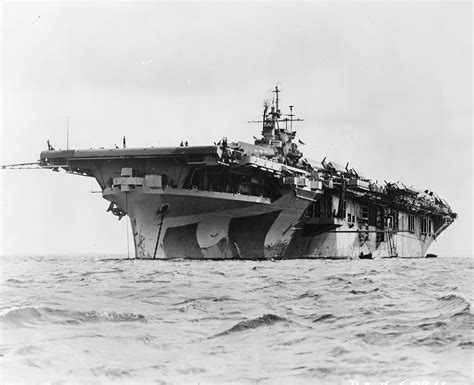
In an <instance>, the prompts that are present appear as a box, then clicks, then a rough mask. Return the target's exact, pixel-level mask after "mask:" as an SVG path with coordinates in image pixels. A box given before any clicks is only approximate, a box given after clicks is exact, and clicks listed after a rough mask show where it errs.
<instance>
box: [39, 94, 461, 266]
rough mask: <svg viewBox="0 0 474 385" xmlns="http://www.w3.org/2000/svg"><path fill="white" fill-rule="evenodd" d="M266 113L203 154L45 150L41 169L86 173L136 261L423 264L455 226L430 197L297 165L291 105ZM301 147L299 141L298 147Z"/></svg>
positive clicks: (336, 168) (343, 170)
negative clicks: (399, 260)
mask: <svg viewBox="0 0 474 385" xmlns="http://www.w3.org/2000/svg"><path fill="white" fill-rule="evenodd" d="M278 93H279V90H278V88H276V89H275V94H276V99H275V100H274V101H273V104H272V105H271V106H270V104H267V105H265V108H264V112H263V116H262V119H261V120H259V121H258V123H261V124H262V132H261V133H262V137H261V138H260V139H257V138H255V141H254V143H253V144H252V143H246V142H230V141H228V140H227V139H226V138H223V139H222V140H221V141H219V142H218V143H215V144H214V145H212V146H187V143H186V145H185V144H183V143H182V144H181V145H180V146H178V147H166V148H155V147H149V148H125V143H124V148H115V149H96V150H93V149H91V150H62V151H61V150H54V149H53V148H52V146H50V145H49V149H48V151H44V152H42V153H41V156H40V166H41V167H42V168H49V169H53V170H58V169H60V168H61V169H64V170H66V171H67V172H69V173H73V174H78V175H86V176H90V177H93V178H95V179H96V180H97V182H98V183H99V185H100V187H101V189H102V195H103V197H104V198H105V199H106V200H108V201H110V206H109V209H108V211H109V212H111V213H112V214H114V215H116V216H117V217H118V218H119V219H122V217H128V218H129V219H130V222H131V226H132V230H133V238H134V244H135V256H136V257H137V258H143V259H168V258H191V259H236V258H237V259H271V258H274V259H277V258H286V259H291V258H378V257H382V258H383V257H424V256H425V255H426V253H427V250H428V248H429V246H430V244H431V243H432V242H433V240H434V239H436V238H437V237H438V236H439V235H440V234H441V232H442V231H443V230H444V229H446V228H447V227H448V226H449V225H450V224H451V223H452V222H453V221H454V219H455V218H456V214H455V213H453V212H452V210H451V208H450V207H449V205H448V204H447V203H446V202H445V201H444V200H443V199H441V198H440V197H439V196H438V195H437V194H435V193H434V192H432V191H429V190H423V191H419V190H416V189H414V188H413V187H411V186H407V185H404V184H403V183H400V182H397V183H388V182H385V184H384V185H379V184H377V183H374V182H373V181H371V180H370V179H369V178H367V177H365V176H363V175H362V174H361V173H360V172H359V171H358V170H356V169H354V168H352V167H349V165H348V164H347V165H346V166H345V167H342V166H340V165H338V164H337V163H335V162H331V161H329V160H326V158H325V159H323V160H322V161H321V162H314V161H312V160H310V159H309V158H306V157H305V156H304V155H303V154H302V152H301V151H300V150H299V148H298V145H297V143H296V142H295V135H296V132H295V131H294V130H293V124H294V123H295V122H296V121H299V120H300V119H295V118H294V115H293V110H292V107H291V109H290V113H289V114H288V115H286V117H283V115H282V113H281V112H280V109H279V105H278ZM299 142H300V143H302V142H301V141H299Z"/></svg>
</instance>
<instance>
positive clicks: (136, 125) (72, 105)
mask: <svg viewBox="0 0 474 385" xmlns="http://www.w3.org/2000/svg"><path fill="white" fill-rule="evenodd" d="M2 11H3V12H2V19H3V20H2V55H1V58H2V59H1V64H2V87H1V88H2V115H1V116H2V121H1V123H2V129H1V143H2V146H1V151H2V154H1V163H2V164H8V163H20V162H29V161H35V160H37V159H38V157H39V153H40V151H42V150H44V149H46V140H47V139H50V140H51V142H52V144H53V145H54V146H56V147H61V148H65V147H66V117H67V116H69V117H70V147H73V148H90V147H102V146H104V147H113V146H114V144H115V143H117V144H120V142H121V138H122V136H123V135H125V136H126V137H127V142H128V145H129V147H140V146H151V145H154V146H168V145H177V144H178V143H179V142H180V141H181V140H184V139H186V140H188V141H189V142H190V144H191V145H204V144H211V143H212V142H213V141H217V140H218V139H220V138H222V137H223V136H227V137H228V138H229V140H236V141H237V140H244V141H249V142H251V141H252V136H253V135H256V136H258V135H259V132H260V127H259V126H253V125H250V124H248V123H247V121H248V120H251V119H254V118H258V117H259V116H260V115H261V112H262V111H261V110H262V105H263V99H264V98H269V97H271V89H272V88H273V87H274V86H275V84H276V83H278V84H279V85H280V88H281V89H282V91H283V92H282V94H281V97H282V106H283V109H285V108H286V107H287V106H288V105H290V104H292V105H295V113H296V115H297V116H299V117H302V118H304V119H305V121H304V122H303V123H302V124H299V125H298V126H297V130H298V137H299V138H300V139H301V140H303V141H304V142H305V143H307V145H306V146H304V148H303V151H304V152H305V155H306V156H308V157H310V158H314V159H318V160H319V159H322V158H323V157H324V156H327V157H328V159H331V160H334V161H336V162H338V163H341V164H345V163H346V162H350V164H351V165H353V166H355V167H356V168H359V169H361V170H362V171H364V173H365V174H366V175H368V176H369V177H371V178H373V179H374V180H375V179H378V180H379V181H380V182H381V181H383V180H387V181H389V180H390V181H397V180H400V181H404V182H406V183H408V184H412V185H413V186H415V187H417V188H419V189H425V188H429V189H432V190H433V191H435V192H437V193H438V194H439V195H440V196H441V197H443V198H445V199H446V200H447V201H448V202H449V203H450V204H451V206H452V208H453V209H454V210H455V211H456V212H458V213H459V219H458V220H457V221H456V222H455V223H454V224H453V225H452V226H451V227H450V228H448V230H446V231H445V233H444V234H443V235H442V236H441V237H440V238H439V240H438V241H437V242H435V243H434V244H433V246H432V248H431V251H432V252H435V253H439V254H440V255H446V256H451V255H471V254H472V230H473V228H472V200H473V195H472V9H471V4H470V3H469V2H464V3H454V2H445V3H428V2H420V3H408V2H403V3H384V2H368V3H357V2H350V3H343V2H332V3H324V2H309V3H272V2H259V3H230V4H219V3H200V2H197V3H192V4H186V3H179V4H171V3H138V4H137V3H132V2H129V3H112V2H97V3H17V4H13V3H3V5H2ZM1 182H2V187H1V194H2V196H1V203H2V208H1V209H2V212H1V217H2V221H1V226H2V229H1V251H2V253H4V254H11V253H35V254H48V253H78V252H83V253H90V252H98V253H126V247H127V246H126V238H125V234H126V224H125V221H123V220H122V221H121V222H118V221H117V219H116V217H114V216H112V215H111V214H110V213H106V209H107V207H108V204H107V202H106V201H105V200H103V199H102V198H101V196H100V194H92V193H91V190H94V191H95V190H98V185H97V184H96V183H95V181H94V180H92V179H89V178H85V177H78V176H73V175H66V174H61V173H53V172H49V171H46V170H41V171H13V170H9V171H2V172H1Z"/></svg>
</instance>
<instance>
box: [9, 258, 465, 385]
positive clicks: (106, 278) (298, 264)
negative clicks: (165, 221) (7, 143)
mask: <svg viewBox="0 0 474 385" xmlns="http://www.w3.org/2000/svg"><path fill="white" fill-rule="evenodd" d="M2 268H3V274H2V290H1V303H0V307H1V311H0V323H1V327H2V330H3V333H2V344H1V351H0V354H1V356H0V359H1V361H2V371H1V372H0V373H1V376H2V378H0V379H1V380H2V382H3V383H12V382H21V383H41V382H48V383H55V382H58V383H59V382H66V383H68V382H78V381H81V382H89V383H109V382H125V383H143V382H153V383H163V384H167V383H171V384H175V383H199V382H201V383H210V382H211V383H216V382H217V383H223V382H225V383H254V382H258V383H262V384H273V383H282V384H283V383H285V384H286V383H311V384H351V383H352V384H355V383H356V381H358V382H360V383H363V382H364V381H369V382H370V383H371V384H375V383H380V382H385V381H389V383H390V384H395V383H397V384H398V383H400V382H401V381H403V380H405V381H406V383H407V384H408V383H410V382H416V381H419V382H421V381H428V383H429V384H434V383H435V381H438V382H439V383H441V382H442V381H446V384H467V383H471V381H472V380H473V379H472V364H471V358H472V348H473V340H472V334H471V333H472V329H473V326H474V318H473V314H472V310H471V302H472V295H473V294H472V288H471V286H470V279H471V278H472V269H473V263H472V262H471V260H470V259H458V258H455V259H448V258H439V259H436V260H433V259H431V260H426V259H390V260H374V261H370V260H368V261H367V260H364V261H362V260H357V261H351V260H345V261H323V260H314V261H311V260H298V261H278V262H270V261H268V262H261V261H259V262H255V261H254V262H252V261H229V262H215V261H185V260H180V261H138V260H137V261H136V260H129V259H128V260H127V259H111V258H105V257H103V258H99V257H83V256H82V257H15V258H13V257H8V258H3V260H2Z"/></svg>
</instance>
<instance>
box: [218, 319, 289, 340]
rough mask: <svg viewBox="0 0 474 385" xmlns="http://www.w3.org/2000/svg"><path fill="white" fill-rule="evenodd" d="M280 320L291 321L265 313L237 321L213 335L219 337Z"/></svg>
mask: <svg viewBox="0 0 474 385" xmlns="http://www.w3.org/2000/svg"><path fill="white" fill-rule="evenodd" d="M280 322H286V323H290V322H291V321H290V320H289V319H287V318H283V317H279V316H277V315H275V314H265V315H263V316H261V317H258V318H253V319H250V320H245V321H241V322H239V323H237V324H236V325H234V326H232V327H231V328H230V329H228V330H226V331H224V332H222V333H219V334H216V335H215V336H214V337H220V336H225V335H228V334H232V333H238V332H242V331H246V330H250V329H256V328H259V327H262V326H271V325H275V324H277V323H280Z"/></svg>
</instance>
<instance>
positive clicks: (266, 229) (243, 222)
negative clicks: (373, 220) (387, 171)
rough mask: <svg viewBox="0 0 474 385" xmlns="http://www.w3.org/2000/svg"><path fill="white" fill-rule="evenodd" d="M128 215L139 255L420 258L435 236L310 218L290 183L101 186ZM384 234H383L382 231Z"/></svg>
mask: <svg viewBox="0 0 474 385" xmlns="http://www.w3.org/2000/svg"><path fill="white" fill-rule="evenodd" d="M103 196H104V198H105V199H107V200H109V201H110V202H113V203H114V204H116V205H117V206H118V207H119V208H120V209H121V210H122V211H123V212H124V213H126V214H127V215H128V217H129V218H130V221H131V226H132V231H133V238H134V244H135V256H136V258H139V259H173V258H189V259H250V260H258V259H272V258H273V259H296V258H330V259H343V258H389V257H423V256H424V255H425V254H426V251H427V250H428V248H429V246H430V244H431V242H432V241H433V236H431V235H426V236H424V237H422V238H421V239H420V237H419V236H417V235H416V234H414V233H409V232H403V231H390V230H383V231H382V230H380V229H378V228H377V227H375V226H360V225H357V224H354V223H349V222H348V221H347V220H346V219H341V218H336V217H330V218H308V217H307V216H305V210H306V209H307V207H308V201H307V200H305V199H300V198H298V197H297V196H295V192H294V191H292V190H288V191H286V192H285V193H284V194H283V196H282V197H281V198H280V199H278V200H276V201H274V202H270V200H268V199H265V198H261V197H252V196H246V195H240V194H229V193H222V192H207V191H199V190H193V189H172V188H168V189H166V188H162V189H151V188H146V187H138V188H135V189H133V190H130V191H126V192H124V191H121V189H120V188H117V187H111V188H106V189H105V190H104V192H103ZM381 233H382V234H383V237H381V236H380V234H381Z"/></svg>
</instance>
